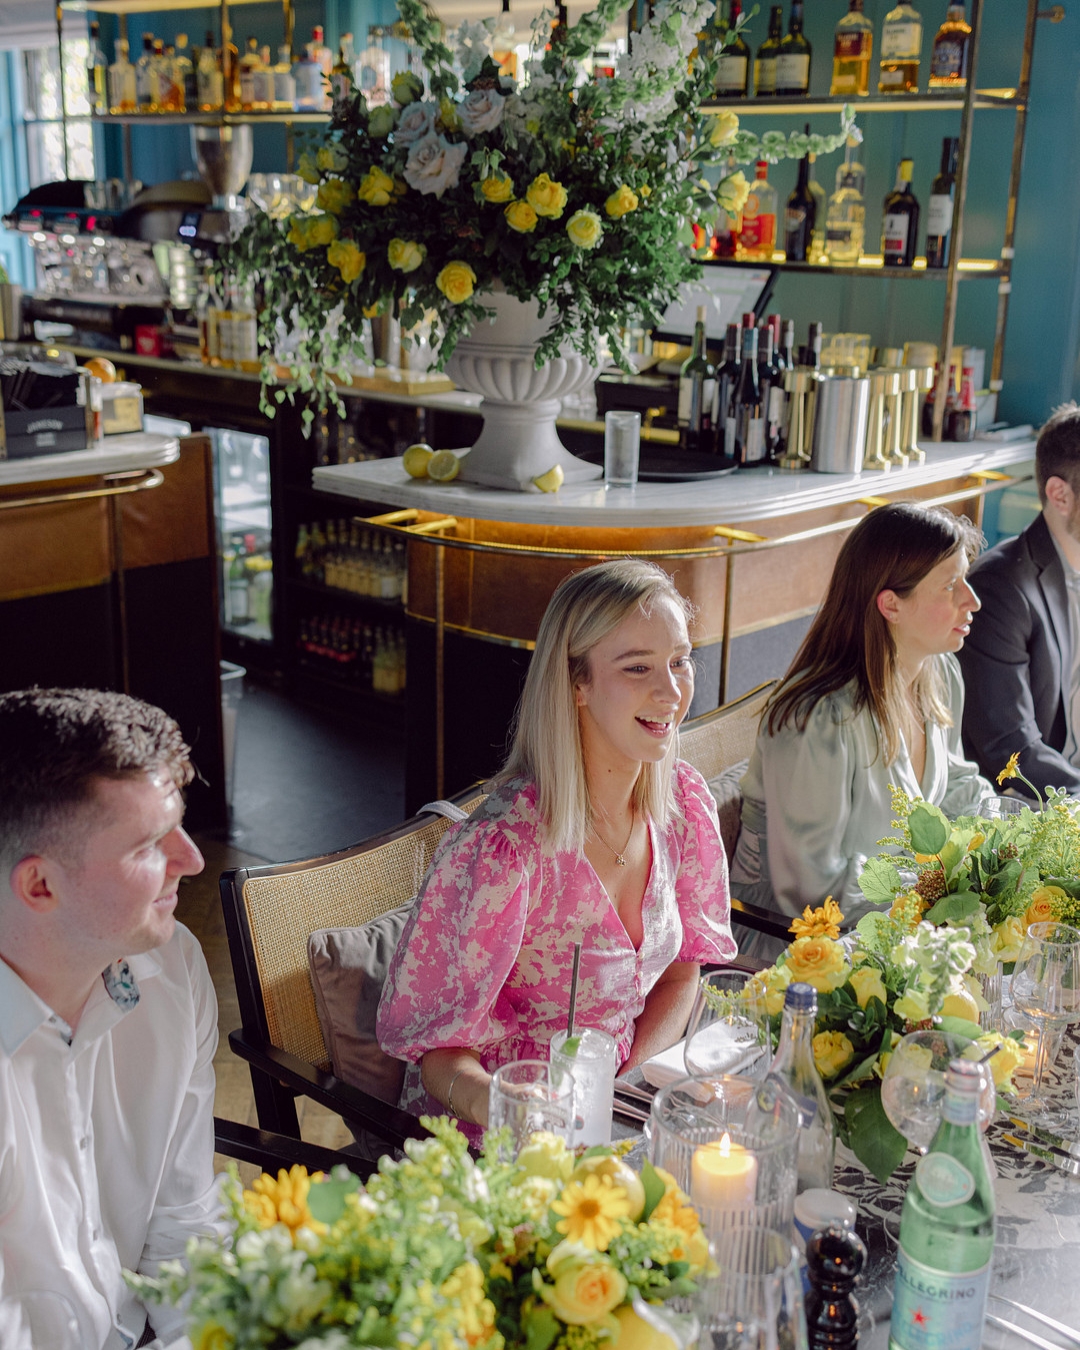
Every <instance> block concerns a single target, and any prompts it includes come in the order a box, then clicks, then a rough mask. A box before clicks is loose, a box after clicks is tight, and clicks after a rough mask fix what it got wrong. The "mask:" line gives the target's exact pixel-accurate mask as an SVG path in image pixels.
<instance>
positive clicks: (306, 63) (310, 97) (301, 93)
mask: <svg viewBox="0 0 1080 1350" xmlns="http://www.w3.org/2000/svg"><path fill="white" fill-rule="evenodd" d="M293 79H294V80H295V81H296V106H297V108H303V109H305V110H307V111H309V112H315V111H317V110H319V109H321V108H322V105H323V73H322V66H320V65H319V63H318V61H316V60H315V44H314V43H313V42H309V43H308V44H307V45H306V47H305V48H304V53H303V55H302V56H301V57H300V59H299V61H297V63H296V64H295V66H294V67H293Z"/></svg>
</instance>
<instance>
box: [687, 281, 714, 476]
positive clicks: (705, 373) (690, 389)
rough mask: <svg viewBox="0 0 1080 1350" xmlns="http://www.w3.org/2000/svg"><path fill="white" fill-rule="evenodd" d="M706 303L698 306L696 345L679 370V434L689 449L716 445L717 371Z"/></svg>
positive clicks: (701, 448)
mask: <svg viewBox="0 0 1080 1350" xmlns="http://www.w3.org/2000/svg"><path fill="white" fill-rule="evenodd" d="M705 313H706V308H705V306H704V305H698V307H697V318H696V322H695V323H694V345H693V349H692V351H691V353H690V355H689V356H688V357H687V359H686V360H685V361H684V362H683V364H682V368H681V370H680V371H679V435H680V438H681V440H682V444H683V445H684V446H685V447H686V449H687V450H698V451H708V450H710V449H711V448H712V441H713V435H712V410H713V400H714V397H715V393H716V370H715V368H714V366H713V363H712V362H711V361H710V360H709V356H708V352H707V351H706V350H705Z"/></svg>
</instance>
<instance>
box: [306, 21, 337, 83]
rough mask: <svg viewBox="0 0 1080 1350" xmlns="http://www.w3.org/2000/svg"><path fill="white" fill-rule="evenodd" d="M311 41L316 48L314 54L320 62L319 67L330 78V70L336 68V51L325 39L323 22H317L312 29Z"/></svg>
mask: <svg viewBox="0 0 1080 1350" xmlns="http://www.w3.org/2000/svg"><path fill="white" fill-rule="evenodd" d="M311 41H312V45H313V46H314V49H315V50H314V52H313V55H314V57H315V60H316V61H317V62H318V63H319V69H320V70H321V71H322V73H323V74H324V75H325V76H326V78H327V79H329V78H330V72H331V71H332V70H333V68H334V53H333V52H332V51H331V50H330V48H329V47H328V46H327V45H326V42H325V41H324V40H323V26H322V24H321V23H317V24H316V25H315V27H314V28H313V29H312V30H311Z"/></svg>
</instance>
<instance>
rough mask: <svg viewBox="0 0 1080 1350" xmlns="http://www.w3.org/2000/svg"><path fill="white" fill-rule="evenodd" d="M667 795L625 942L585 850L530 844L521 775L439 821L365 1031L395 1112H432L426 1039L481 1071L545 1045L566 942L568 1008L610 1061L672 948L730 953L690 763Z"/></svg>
mask: <svg viewBox="0 0 1080 1350" xmlns="http://www.w3.org/2000/svg"><path fill="white" fill-rule="evenodd" d="M675 800H676V804H677V808H678V811H679V812H680V813H681V814H680V815H677V816H676V818H675V819H674V820H673V821H672V823H671V824H670V825H669V826H668V828H667V829H666V830H664V831H660V830H659V829H658V828H657V827H656V825H655V824H654V823H653V822H652V821H650V822H649V837H650V841H651V845H652V866H651V870H650V873H649V879H648V882H647V884H646V887H645V894H644V897H643V899H642V905H641V917H642V924H643V927H644V938H643V940H642V943H641V947H640V948H639V949H635V947H634V945H633V943H632V942H631V941H630V938H629V936H628V935H627V932H626V929H625V928H624V927H623V924H622V920H621V919H620V918H619V915H618V913H617V912H616V910H615V907H614V906H613V905H612V903H611V901H610V899H609V898H608V894H607V891H606V890H605V889H604V887H603V886H602V885H601V883H600V879H599V878H598V877H597V875H596V873H595V872H594V871H593V868H592V865H591V864H590V863H589V861H588V859H587V858H585V857H584V855H582V856H581V857H578V856H577V855H575V854H573V853H570V852H562V853H554V852H552V851H550V850H549V849H545V848H544V847H543V845H542V842H541V829H540V819H539V815H538V812H537V806H536V802H537V791H536V787H535V785H534V784H532V783H528V782H525V781H523V780H520V779H519V780H517V781H514V782H510V783H505V784H503V785H501V786H500V787H498V788H496V790H495V791H494V792H493V793H492V794H491V795H490V796H489V797H488V798H487V799H486V801H484V802H483V804H482V805H481V806H479V807H478V808H477V809H476V811H475V812H474V813H473V814H472V815H471V816H470V817H469V819H468V820H466V821H462V823H461V824H460V825H457V826H455V827H454V828H452V829H450V830H448V831H447V833H446V835H445V837H444V839H443V841H442V843H441V844H440V846H439V849H438V851H437V852H436V854H435V857H434V858H433V860H432V865H431V869H430V870H429V872H428V875H427V877H426V878H425V881H424V885H423V886H422V887H421V890H420V896H419V900H418V902H417V905H416V908H415V910H414V912H413V914H412V916H411V917H410V919H409V921H408V923H407V924H406V926H405V931H404V933H403V934H402V938H401V942H400V943H399V945H398V948H397V951H396V953H395V954H394V959H393V962H392V963H391V966H390V971H389V974H388V976H387V980H386V986H385V988H384V989H383V995H382V1001H381V1002H380V1004H379V1017H378V1037H379V1044H380V1045H381V1046H382V1048H383V1050H385V1051H386V1052H387V1053H388V1054H391V1055H396V1056H398V1058H400V1059H404V1060H407V1061H409V1068H408V1070H407V1071H406V1075H405V1086H404V1088H403V1090H402V1096H401V1105H402V1106H403V1107H404V1108H405V1109H406V1110H409V1111H413V1112H416V1113H417V1114H423V1113H425V1112H430V1113H432V1114H436V1115H438V1114H441V1113H442V1112H443V1110H444V1108H443V1107H442V1106H441V1105H440V1104H439V1103H438V1102H437V1101H436V1100H435V1099H434V1098H433V1097H430V1096H429V1095H428V1094H427V1093H426V1092H425V1091H424V1088H423V1086H422V1085H421V1082H420V1065H419V1061H420V1059H421V1057H422V1056H423V1055H424V1054H425V1053H426V1052H427V1051H428V1050H435V1049H440V1048H450V1047H461V1048H468V1049H472V1050H475V1051H477V1052H478V1054H479V1055H480V1062H481V1063H482V1064H483V1066H484V1068H485V1069H488V1070H493V1069H496V1068H498V1066H499V1065H500V1064H506V1063H509V1062H510V1061H511V1060H516V1059H547V1057H548V1044H549V1042H550V1040H551V1037H552V1036H553V1035H554V1033H555V1032H556V1031H559V1030H563V1029H565V1027H566V1016H567V1009H568V1003H569V994H570V972H571V968H572V966H573V957H574V944H575V943H576V942H580V943H581V944H582V959H581V971H580V978H579V986H578V1003H577V1013H576V1021H577V1022H578V1024H579V1025H581V1026H590V1027H602V1028H603V1029H604V1030H605V1031H607V1032H609V1033H610V1034H611V1035H612V1036H613V1037H614V1038H615V1042H616V1045H617V1047H618V1054H619V1060H620V1063H622V1062H625V1060H626V1058H627V1056H628V1055H629V1053H630V1046H631V1044H632V1043H633V1039H634V1023H635V1021H636V1019H637V1018H638V1017H639V1016H640V1014H641V1011H642V1009H643V1008H644V1007H645V996H646V995H647V994H648V992H649V990H650V989H652V987H653V985H654V984H656V982H657V980H658V979H659V978H660V976H661V975H663V973H664V971H665V970H667V968H668V966H670V965H671V963H672V962H673V961H697V962H725V961H730V960H731V959H732V958H733V957H734V956H735V954H736V951H737V948H736V945H735V940H734V939H733V938H732V936H731V928H730V923H729V904H728V875H727V859H726V857H725V856H724V845H723V842H722V841H721V838H720V826H719V822H718V821H717V816H716V806H715V804H714V802H713V799H712V796H711V794H710V792H709V789H708V787H707V786H706V785H705V781H704V779H703V778H702V777H701V775H700V774H699V773H698V772H697V771H696V770H695V769H693V768H691V767H690V765H689V764H685V763H683V762H682V761H679V762H678V764H677V765H676V768H675ZM467 1132H469V1133H474V1132H473V1131H467Z"/></svg>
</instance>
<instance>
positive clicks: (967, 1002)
mask: <svg viewBox="0 0 1080 1350" xmlns="http://www.w3.org/2000/svg"><path fill="white" fill-rule="evenodd" d="M941 1014H942V1016H943V1017H962V1018H963V1019H964V1020H965V1021H966V1022H978V1020H979V1005H978V1004H977V1003H976V1002H975V1000H974V999H973V998H972V997H971V995H970V994H969V993H968V991H967V990H966V989H962V990H959V991H958V992H957V993H955V994H946V995H945V1001H944V1003H942V1005H941Z"/></svg>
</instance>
